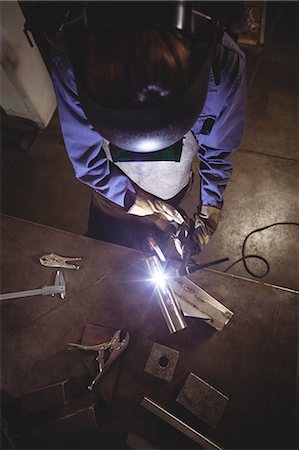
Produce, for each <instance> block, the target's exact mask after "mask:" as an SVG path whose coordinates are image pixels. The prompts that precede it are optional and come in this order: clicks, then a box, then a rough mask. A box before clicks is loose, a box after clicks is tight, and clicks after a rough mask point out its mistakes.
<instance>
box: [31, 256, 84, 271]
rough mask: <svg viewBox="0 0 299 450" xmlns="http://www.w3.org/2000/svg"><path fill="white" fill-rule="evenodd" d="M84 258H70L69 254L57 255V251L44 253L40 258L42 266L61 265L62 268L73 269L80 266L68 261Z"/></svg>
mask: <svg viewBox="0 0 299 450" xmlns="http://www.w3.org/2000/svg"><path fill="white" fill-rule="evenodd" d="M81 259H82V258H71V257H70V258H68V257H67V256H60V255H56V254H55V253H50V254H49V255H44V256H41V257H40V258H39V262H40V263H41V265H42V266H46V267H60V268H61V269H73V270H79V269H80V266H76V264H69V263H68V261H81Z"/></svg>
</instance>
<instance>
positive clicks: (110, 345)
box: [68, 330, 130, 391]
mask: <svg viewBox="0 0 299 450" xmlns="http://www.w3.org/2000/svg"><path fill="white" fill-rule="evenodd" d="M120 334H121V330H117V331H116V333H115V334H114V335H113V336H112V338H111V339H110V341H109V342H104V343H103V344H96V345H82V344H74V343H71V342H70V343H69V344H68V348H69V350H71V349H73V348H77V349H79V350H87V351H93V352H94V351H95V352H97V354H98V355H97V357H96V361H97V362H98V370H99V371H98V374H97V376H96V377H95V378H94V379H93V381H92V382H91V384H90V385H89V386H88V390H90V391H92V390H93V388H94V386H95V384H96V383H97V382H98V381H99V379H100V377H101V376H102V375H103V374H104V372H106V370H107V369H108V367H109V366H110V365H111V364H112V363H113V361H115V360H116V358H117V357H118V356H120V355H121V354H122V353H123V352H124V351H125V350H126V348H127V346H128V344H129V340H130V336H129V333H126V336H125V337H124V339H121V338H120ZM105 352H106V353H107V352H108V357H107V355H106V353H105Z"/></svg>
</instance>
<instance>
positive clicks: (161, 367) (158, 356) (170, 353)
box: [144, 343, 179, 381]
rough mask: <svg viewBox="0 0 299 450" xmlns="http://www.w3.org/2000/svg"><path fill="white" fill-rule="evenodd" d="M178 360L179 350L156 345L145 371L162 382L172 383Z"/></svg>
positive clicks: (153, 347)
mask: <svg viewBox="0 0 299 450" xmlns="http://www.w3.org/2000/svg"><path fill="white" fill-rule="evenodd" d="M178 359H179V352H178V351H177V350H174V349H173V348H169V347H166V346H165V345H161V344H157V343H154V344H153V346H152V349H151V352H150V355H149V357H148V360H147V363H146V366H145V369H144V371H145V372H146V373H149V374H150V375H153V376H154V377H157V378H161V379H162V380H165V381H171V380H172V377H173V374H174V371H175V368H176V364H177V362H178Z"/></svg>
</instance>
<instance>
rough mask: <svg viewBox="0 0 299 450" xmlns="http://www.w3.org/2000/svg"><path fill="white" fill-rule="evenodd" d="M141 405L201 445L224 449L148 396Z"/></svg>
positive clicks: (208, 447) (209, 448)
mask: <svg viewBox="0 0 299 450" xmlns="http://www.w3.org/2000/svg"><path fill="white" fill-rule="evenodd" d="M141 406H143V407H144V408H146V409H147V410H148V411H150V412H152V413H153V414H155V415H156V416H157V417H159V418H160V419H162V420H164V421H165V422H166V423H168V424H169V425H171V426H172V427H174V428H176V429H177V430H179V431H181V432H182V433H183V434H185V436H188V438H190V439H192V440H193V441H194V442H196V443H197V444H199V445H201V446H202V447H203V448H205V449H208V450H222V448H221V447H219V446H218V445H217V444H215V442H213V441H211V440H210V439H209V438H207V437H206V436H204V435H203V434H201V433H199V432H198V431H196V430H194V428H192V427H190V426H189V425H188V424H186V423H185V422H183V421H182V420H180V419H178V418H177V417H175V416H174V415H173V414H171V413H170V412H169V411H167V410H166V409H164V408H162V406H160V405H158V404H157V403H155V402H153V401H152V400H151V399H149V398H148V397H144V398H143V399H142V401H141Z"/></svg>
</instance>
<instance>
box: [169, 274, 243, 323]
mask: <svg viewBox="0 0 299 450" xmlns="http://www.w3.org/2000/svg"><path fill="white" fill-rule="evenodd" d="M170 284H171V286H172V289H173V292H174V295H175V296H176V298H177V300H178V302H179V304H180V306H181V308H182V310H183V312H184V315H185V316H189V317H198V318H201V319H204V320H206V322H207V323H208V324H209V325H211V326H212V327H213V328H215V329H216V330H218V331H220V330H222V328H223V327H224V326H225V325H227V323H228V322H229V321H230V319H231V318H232V317H233V315H234V313H233V312H232V311H230V310H229V309H228V308H226V307H225V306H224V305H222V303H220V302H218V301H217V300H216V299H215V298H214V297H212V296H211V295H210V294H208V293H207V292H206V291H204V290H203V289H202V288H200V287H199V286H197V285H196V284H195V283H193V282H192V281H191V280H189V279H188V278H186V277H182V278H180V279H171V280H170Z"/></svg>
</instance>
